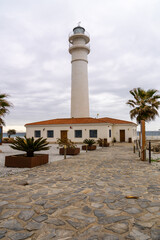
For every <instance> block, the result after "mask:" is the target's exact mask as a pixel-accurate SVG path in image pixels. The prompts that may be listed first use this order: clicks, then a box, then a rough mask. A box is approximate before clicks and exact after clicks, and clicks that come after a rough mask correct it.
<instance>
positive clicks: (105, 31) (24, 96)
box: [0, 0, 160, 131]
mask: <svg viewBox="0 0 160 240" xmlns="http://www.w3.org/2000/svg"><path fill="white" fill-rule="evenodd" d="M79 21H81V26H83V27H84V28H85V29H86V31H87V32H89V34H90V38H91V41H90V46H91V52H90V54H89V55H88V61H89V63H88V72H89V76H88V78H89V94H90V95H89V98H90V116H91V117H96V115H97V113H98V114H99V117H104V116H105V117H113V118H118V119H124V120H130V116H129V111H130V110H131V109H130V108H129V106H127V105H126V102H127V100H128V99H131V98H132V97H131V95H130V93H129V90H131V89H133V88H137V87H142V88H144V89H145V90H147V89H149V88H155V89H157V90H160V1H159V0H99V1H97V0H81V1H77V0H0V92H1V93H8V94H9V95H10V98H9V100H10V101H11V102H12V103H13V104H14V108H13V109H11V110H10V114H9V115H7V116H6V117H5V121H6V127H5V129H4V130H5V131H6V130H8V129H10V128H15V129H16V130H17V131H24V130H25V128H24V125H25V124H26V123H29V122H35V121H41V120H47V119H53V118H63V117H65V118H68V117H70V91H71V89H70V86H71V63H70V60H71V56H70V54H69V52H68V34H69V33H70V32H71V31H72V29H73V28H74V27H75V26H77V23H78V22H79ZM147 129H148V130H158V129H160V118H159V117H157V118H156V120H155V121H154V122H152V123H149V124H147Z"/></svg>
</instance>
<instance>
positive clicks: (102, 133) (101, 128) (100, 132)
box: [26, 124, 112, 142]
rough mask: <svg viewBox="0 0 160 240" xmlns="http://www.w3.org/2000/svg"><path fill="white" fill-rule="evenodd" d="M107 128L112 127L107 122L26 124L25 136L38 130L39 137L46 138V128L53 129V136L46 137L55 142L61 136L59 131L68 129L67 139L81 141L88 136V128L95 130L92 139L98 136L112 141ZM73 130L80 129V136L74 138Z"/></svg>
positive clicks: (31, 135)
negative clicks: (47, 124) (94, 135)
mask: <svg viewBox="0 0 160 240" xmlns="http://www.w3.org/2000/svg"><path fill="white" fill-rule="evenodd" d="M109 129H112V126H111V125H109V124H102V125H101V124H98V125H95V124H89V125H87V124H86V125H84V124H83V125H77V124H76V125H73V124H72V125H50V126H42V125H30V126H26V136H27V137H34V131H35V130H40V131H41V137H43V138H47V130H53V131H54V138H48V139H47V140H48V141H49V142H56V141H57V138H60V137H61V131H62V130H67V131H68V139H71V140H72V141H73V142H83V140H84V139H85V138H90V136H89V130H97V138H93V139H94V140H98V139H99V138H107V140H108V142H111V141H112V137H111V138H109ZM75 130H82V138H75Z"/></svg>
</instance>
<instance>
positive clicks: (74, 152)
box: [59, 148, 80, 155]
mask: <svg viewBox="0 0 160 240" xmlns="http://www.w3.org/2000/svg"><path fill="white" fill-rule="evenodd" d="M79 153H80V148H67V149H66V155H77V154H79ZM59 154H60V155H64V148H60V149H59Z"/></svg>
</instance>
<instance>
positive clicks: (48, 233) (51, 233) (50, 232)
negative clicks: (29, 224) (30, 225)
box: [36, 229, 56, 240]
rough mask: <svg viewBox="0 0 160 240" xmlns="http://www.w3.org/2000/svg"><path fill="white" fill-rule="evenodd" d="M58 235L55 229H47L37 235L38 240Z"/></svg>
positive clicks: (46, 239) (47, 239)
mask: <svg viewBox="0 0 160 240" xmlns="http://www.w3.org/2000/svg"><path fill="white" fill-rule="evenodd" d="M55 237H56V231H55V229H48V230H45V231H44V232H43V233H41V234H40V235H38V236H37V238H36V240H50V239H53V238H55Z"/></svg>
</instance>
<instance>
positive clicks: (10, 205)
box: [6, 204, 32, 209]
mask: <svg viewBox="0 0 160 240" xmlns="http://www.w3.org/2000/svg"><path fill="white" fill-rule="evenodd" d="M6 208H10V209H30V208H32V207H31V206H29V205H19V204H8V205H7V206H6Z"/></svg>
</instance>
